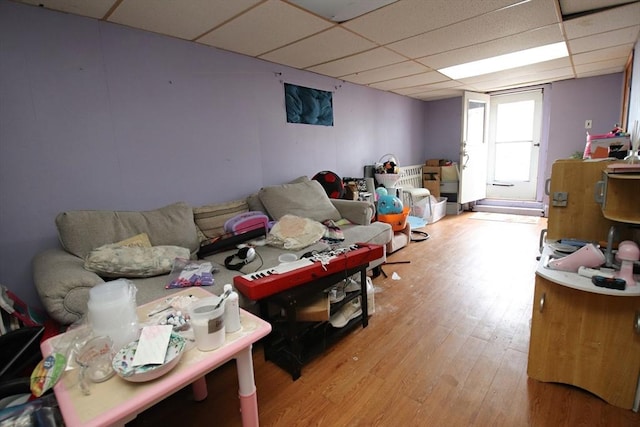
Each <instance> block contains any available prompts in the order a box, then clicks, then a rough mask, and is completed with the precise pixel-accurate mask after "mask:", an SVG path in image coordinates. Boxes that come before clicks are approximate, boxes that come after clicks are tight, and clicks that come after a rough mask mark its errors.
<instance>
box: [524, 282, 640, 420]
mask: <svg viewBox="0 0 640 427" xmlns="http://www.w3.org/2000/svg"><path fill="white" fill-rule="evenodd" d="M639 316H640V296H619V295H604V294H598V293H593V292H588V291H584V290H578V289H573V288H570V287H567V286H563V285H561V284H558V283H555V282H553V281H551V280H547V279H546V278H544V277H541V276H539V275H536V286H535V294H534V304H533V316H532V323H531V340H530V347H529V364H528V368H527V373H528V375H529V376H530V377H531V378H534V379H537V380H539V381H545V382H558V383H564V384H571V385H575V386H577V387H580V388H583V389H585V390H588V391H590V392H592V393H594V394H595V395H597V396H599V397H601V398H602V399H603V400H605V401H606V402H608V403H610V404H612V405H615V406H618V407H621V408H625V409H631V408H632V407H633V405H634V398H635V395H636V390H637V387H638V379H639V377H640V325H639V324H638V322H639V321H640V320H639Z"/></svg>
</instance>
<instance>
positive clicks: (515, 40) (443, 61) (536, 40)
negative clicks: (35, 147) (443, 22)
mask: <svg viewBox="0 0 640 427" xmlns="http://www.w3.org/2000/svg"><path fill="white" fill-rule="evenodd" d="M560 41H563V37H562V31H561V29H560V24H553V25H548V26H546V27H542V28H537V29H535V30H531V31H527V32H524V33H520V34H515V35H512V36H508V37H503V38H500V39H497V40H491V41H488V42H484V43H479V44H474V45H473V46H466V47H462V48H459V49H454V50H450V51H447V52H442V53H438V54H436V55H431V56H427V57H424V58H420V59H418V62H420V63H422V64H424V65H426V66H428V67H431V68H433V69H434V70H437V69H440V68H444V67H448V66H451V65H457V64H461V63H465V62H471V61H477V60H479V59H484V58H488V57H491V56H496V55H503V54H505V53H511V52H516V51H519V50H524V49H529V48H532V47H537V46H543V45H547V44H552V43H557V42H560Z"/></svg>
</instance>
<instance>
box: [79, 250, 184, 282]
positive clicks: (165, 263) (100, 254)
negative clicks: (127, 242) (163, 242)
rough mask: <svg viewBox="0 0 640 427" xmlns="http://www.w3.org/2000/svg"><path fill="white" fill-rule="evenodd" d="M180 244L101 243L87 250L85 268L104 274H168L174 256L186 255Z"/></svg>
mask: <svg viewBox="0 0 640 427" xmlns="http://www.w3.org/2000/svg"><path fill="white" fill-rule="evenodd" d="M190 255H191V254H190V252H189V249H187V248H181V247H179V246H153V247H135V246H134V247H127V246H119V245H118V244H117V243H115V244H111V245H104V246H101V247H99V248H96V249H94V250H93V251H91V252H90V253H89V255H88V256H87V258H86V259H85V262H84V268H85V269H87V270H89V271H93V272H94V273H96V274H98V275H99V276H103V277H151V276H158V275H160V274H165V273H169V272H170V271H171V268H172V267H173V261H174V260H175V259H176V258H189V256H190Z"/></svg>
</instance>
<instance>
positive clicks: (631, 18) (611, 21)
mask: <svg viewBox="0 0 640 427" xmlns="http://www.w3.org/2000/svg"><path fill="white" fill-rule="evenodd" d="M638 22H640V2H636V3H632V4H628V5H626V6H620V7H617V8H615V9H610V10H606V11H604V12H599V13H594V14H591V15H586V16H582V17H579V18H574V19H570V20H568V21H565V23H564V29H565V32H566V34H567V38H568V39H569V40H571V39H575V38H578V37H586V36H591V35H593V34H600V33H604V32H606V31H613V30H617V29H619V28H624V27H630V26H633V25H638Z"/></svg>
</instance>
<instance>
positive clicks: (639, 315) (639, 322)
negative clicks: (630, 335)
mask: <svg viewBox="0 0 640 427" xmlns="http://www.w3.org/2000/svg"><path fill="white" fill-rule="evenodd" d="M633 328H634V329H635V330H636V334H638V335H640V311H636V320H635V324H634V325H633Z"/></svg>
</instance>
